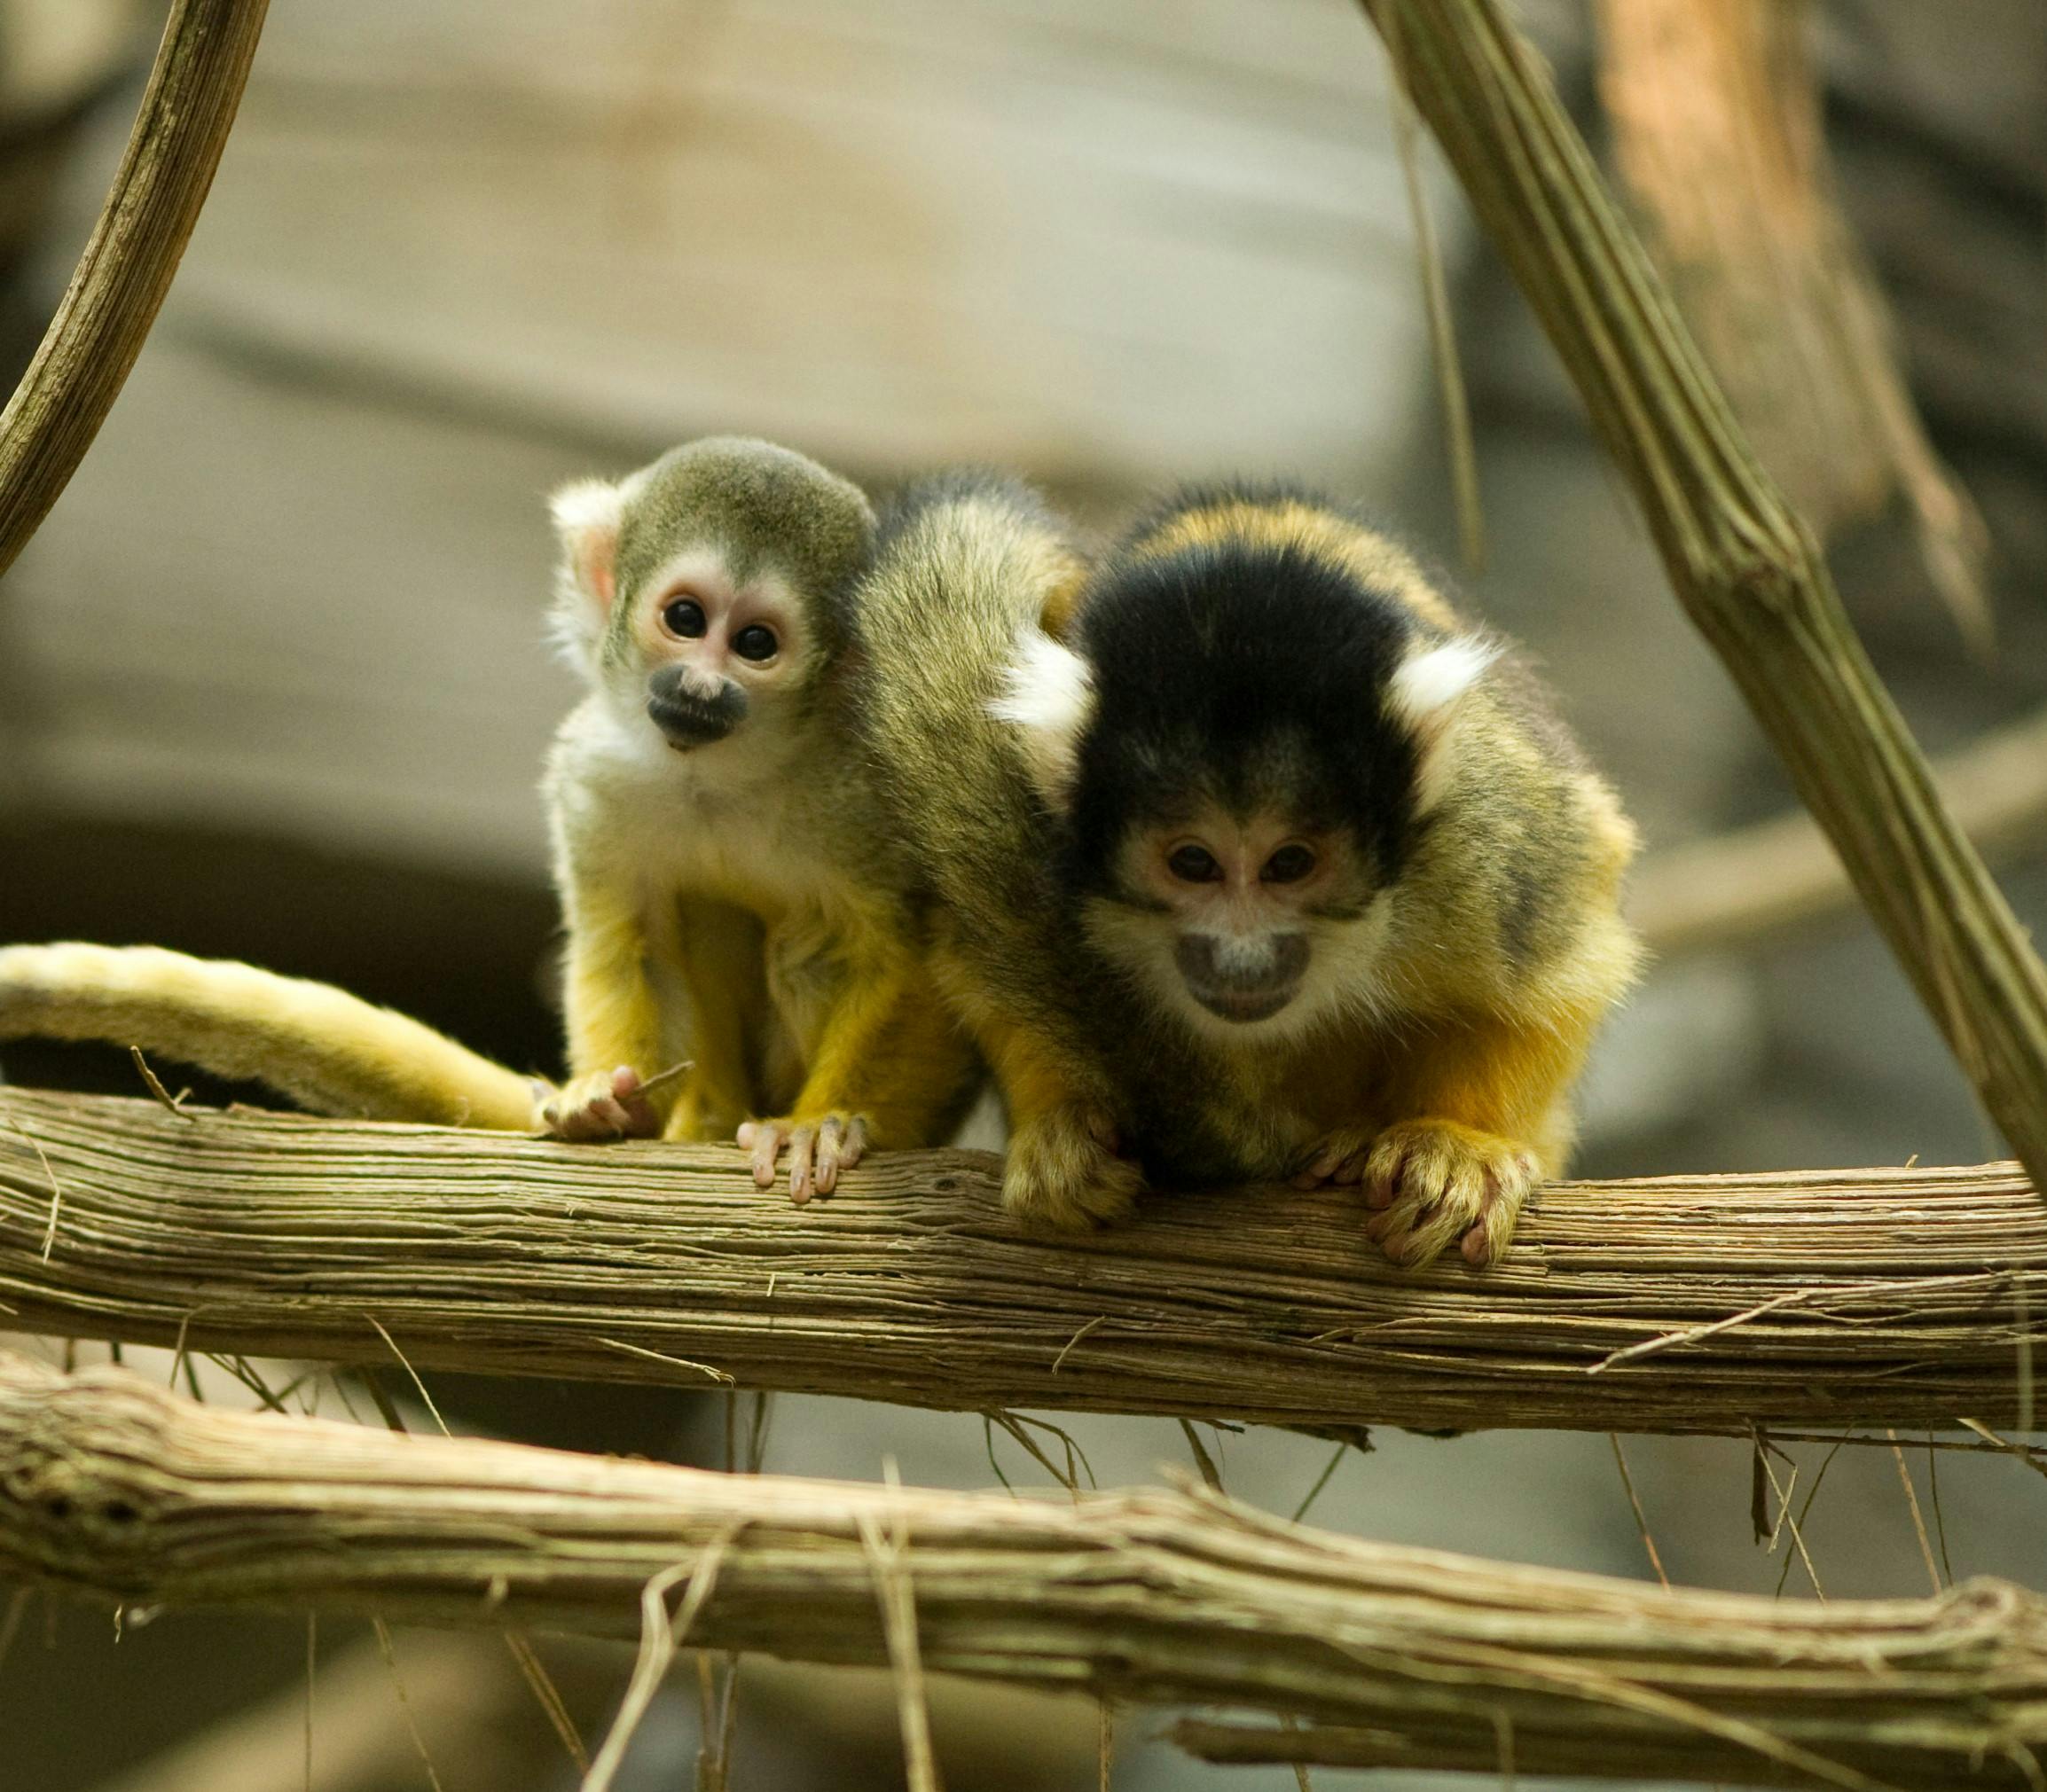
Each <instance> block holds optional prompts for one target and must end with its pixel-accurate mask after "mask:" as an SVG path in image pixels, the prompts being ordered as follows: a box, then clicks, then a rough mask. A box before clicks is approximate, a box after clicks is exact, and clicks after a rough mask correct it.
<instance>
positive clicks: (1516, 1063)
mask: <svg viewBox="0 0 2047 1792" xmlns="http://www.w3.org/2000/svg"><path fill="white" fill-rule="evenodd" d="M1603 1012H1604V1007H1603V1006H1602V1007H1601V1008H1598V1009H1581V1010H1558V1011H1554V1012H1551V1013H1546V1014H1544V1015H1543V1016H1542V1021H1544V1022H1546V1023H1547V1024H1531V1023H1530V1022H1529V1021H1506V1020H1502V1019H1498V1018H1496V1017H1494V1016H1491V1015H1483V1016H1476V1017H1472V1018H1470V1019H1463V1020H1457V1021H1438V1022H1436V1023H1435V1024H1434V1025H1432V1026H1431V1027H1430V1028H1428V1029H1425V1030H1422V1029H1417V1030H1416V1032H1415V1033H1414V1034H1412V1035H1411V1036H1409V1037H1407V1038H1405V1039H1404V1040H1403V1041H1402V1044H1401V1046H1400V1051H1399V1052H1398V1053H1397V1054H1395V1055H1394V1057H1393V1059H1392V1068H1391V1071H1390V1074H1389V1076H1388V1077H1387V1081H1386V1084H1385V1092H1384V1112H1383V1119H1384V1122H1385V1123H1388V1124H1392V1123H1397V1122H1400V1121H1406V1120H1447V1121H1451V1122H1454V1123H1456V1124H1458V1125H1461V1126H1466V1127H1470V1128H1471V1129H1472V1130H1474V1131H1479V1132H1488V1133H1493V1134H1494V1135H1496V1136H1498V1137H1500V1138H1502V1139H1512V1140H1514V1141H1515V1142H1517V1143H1518V1144H1521V1145H1525V1146H1528V1147H1529V1148H1530V1149H1532V1150H1533V1152H1534V1153H1535V1154H1536V1156H1537V1158H1538V1159H1539V1160H1540V1161H1541V1166H1542V1172H1543V1174H1544V1176H1545V1177H1554V1176H1558V1175H1561V1174H1562V1173H1563V1170H1564V1166H1565V1161H1566V1159H1568V1157H1569V1156H1570V1153H1571V1146H1572V1143H1573V1134H1574V1127H1573V1121H1572V1115H1571V1108H1570V1100H1569V1097H1570V1092H1571V1086H1572V1084H1573V1083H1575V1082H1576V1081H1577V1079H1578V1074H1579V1072H1580V1070H1581V1069H1583V1068H1584V1066H1585V1058H1586V1054H1587V1053H1588V1052H1589V1051H1590V1050H1591V1048H1592V1036H1593V1033H1594V1031H1595V1029H1596V1027H1597V1025H1598V1022H1599V1018H1600V1015H1601V1013H1603Z"/></svg>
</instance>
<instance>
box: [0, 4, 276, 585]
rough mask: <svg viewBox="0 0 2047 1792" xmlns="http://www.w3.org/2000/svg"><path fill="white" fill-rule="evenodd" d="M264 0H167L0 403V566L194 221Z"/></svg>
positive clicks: (124, 355)
mask: <svg viewBox="0 0 2047 1792" xmlns="http://www.w3.org/2000/svg"><path fill="white" fill-rule="evenodd" d="M268 5H269V0H176V4H175V5H174V6H173V7H172V8H171V13H170V20H169V23H168V24H167V25H166V26H165V27H164V30H163V42H162V44H161V47H160V48H159V49H158V51H157V54H156V67H155V68H154V69H153V71H152V72H151V74H150V77H149V86H148V88H147V90H145V92H144V94H143V97H142V109H141V110H140V112H138V113H137V115H136V120H135V129H134V131H133V133H132V134H131V135H130V137H129V140H128V153H127V154H126V155H125V156H124V157H123V158H122V163H121V168H120V171H119V172H118V173H117V174H116V175H115V176H114V185H113V188H112V189H111V191H109V192H108V193H107V196H106V206H105V207H104V208H103V209H102V210H101V212H100V215H99V223H98V227H97V228H96V229H95V230H94V231H93V233H92V240H91V241H90V243H88V244H87V245H86V248H85V253H84V254H82V256H80V257H79V262H78V268H77V271H76V272H75V273H74V274H73V275H72V277H71V287H70V290H69V291H68V292H67V293H65V295H64V302H63V303H62V304H61V305H60V306H59V308H58V311H57V316H56V317H55V318H54V319H53V320H52V321H51V325H50V328H49V331H48V333H46V334H45V335H44V336H43V346H42V347H41V348H38V349H37V350H36V353H35V360H34V362H32V363H31V364H30V365H29V368H28V371H27V373H25V374H24V375H23V376H22V378H21V384H20V386H19V387H17V388H16V390H15V393H14V396H13V397H12V399H11V400H10V401H9V402H8V405H7V409H6V411H4V412H0V574H4V573H5V572H6V570H7V568H8V567H11V566H12V565H13V563H14V558H15V556H16V555H17V554H19V553H20V552H21V550H22V548H23V547H24V546H26V545H27V541H28V538H29V537H30V536H33V535H34V534H35V530H36V528H37V527H38V526H39V525H40V524H41V523H42V521H43V518H44V517H45V516H46V515H48V514H49V512H50V507H51V505H53V504H55V503H56V502H57V498H58V495H59V493H60V492H62V491H63V489H64V488H65V486H66V485H67V484H68V483H69V482H70V479H71V475H72V474H73V473H75V471H76V470H77V467H78V463H79V462H80V461H81V460H82V459H83V458H85V450H87V449H88V448H90V447H91V445H92V438H93V437H94V436H96V435H97V434H99V426H100V425H101V424H102V423H104V422H105V421H106V413H107V412H108V411H110V410H112V409H113V407H114V399H115V398H116V397H117V396H119V395H120V392H121V388H122V385H123V384H124V383H125V382H126V381H127V379H128V374H129V369H130V368H131V367H133V366H134V365H135V357H136V356H137V355H139V354H140V353H141V352H142V344H143V340H144V339H145V337H146V336H147V335H148V334H149V328H150V325H152V324H153V323H154V322H155V321H156V313H157V309H158V307H160V306H161V304H162V303H163V295H164V294H165V293H167V292H169V289H170V281H171V276H172V275H173V274H175V273H176V271H177V263H178V258H179V257H180V256H181V255H182V254H184V245H185V239H187V238H188V237H190V236H191V235H192V225H193V224H194V223H196V222H197V221H198V218H199V210H200V206H201V205H203V204H204V203H205V201H206V195H207V189H208V187H210V186H211V185H212V184H213V174H214V169H215V168H216V166H217V165H218V163H219V161H220V153H221V151H222V149H223V148H224V146H225V145H226V143H227V134H228V127H229V126H230V125H231V124H232V123H233V122H234V114H235V109H236V107H237V106H239V105H240V104H241V93H242V87H243V85H244V83H245V82H247V80H248V70H249V61H250V59H251V58H252V57H254V56H255V46H256V38H257V35H259V34H260V33H261V31H262V30H263V13H264V12H265V11H266V10H267V7H268Z"/></svg>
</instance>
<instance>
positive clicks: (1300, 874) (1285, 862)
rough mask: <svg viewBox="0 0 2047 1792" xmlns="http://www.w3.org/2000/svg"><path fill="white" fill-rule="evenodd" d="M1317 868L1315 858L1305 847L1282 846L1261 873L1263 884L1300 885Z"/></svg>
mask: <svg viewBox="0 0 2047 1792" xmlns="http://www.w3.org/2000/svg"><path fill="white" fill-rule="evenodd" d="M1314 868H1315V856H1314V853H1313V852H1311V851H1310V850H1309V849H1307V848H1306V847H1305V846H1282V848H1280V849H1279V850H1278V851H1277V852H1275V853H1274V854H1273V856H1272V857H1270V858H1268V859H1267V860H1266V862H1265V866H1264V868H1263V869H1262V870H1261V871H1260V872H1259V881H1260V882H1261V883H1298V882H1299V881H1300V880H1302V879H1303V878H1304V877H1306V875H1307V874H1308V873H1310V872H1312V871H1313V870H1314Z"/></svg>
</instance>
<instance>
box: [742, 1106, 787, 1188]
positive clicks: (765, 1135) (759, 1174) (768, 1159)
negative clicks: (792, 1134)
mask: <svg viewBox="0 0 2047 1792" xmlns="http://www.w3.org/2000/svg"><path fill="white" fill-rule="evenodd" d="M746 1130H749V1129H745V1128H742V1129H741V1131H746ZM750 1130H751V1131H752V1133H753V1137H752V1139H749V1140H743V1141H742V1143H747V1144H750V1145H751V1146H753V1180H754V1186H755V1187H756V1188H772V1187H773V1186H774V1179H775V1162H776V1160H777V1159H778V1158H780V1156H781V1154H782V1146H783V1143H784V1142H785V1141H786V1140H787V1139H788V1128H787V1127H785V1126H783V1125H781V1124H780V1123H779V1122H777V1121H773V1120H763V1121H760V1122H758V1123H755V1124H754V1125H753V1126H752V1127H751V1129H750Z"/></svg>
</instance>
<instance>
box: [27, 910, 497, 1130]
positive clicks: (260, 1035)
mask: <svg viewBox="0 0 2047 1792" xmlns="http://www.w3.org/2000/svg"><path fill="white" fill-rule="evenodd" d="M31 1037H33V1038H46V1039H95V1040H104V1041H106V1043H108V1044H110V1045H139V1046H141V1047H142V1049H143V1050H144V1051H145V1052H151V1053H161V1054H162V1055H163V1056H164V1057H167V1058H175V1059H177V1060H181V1061H182V1062H184V1063H187V1064H194V1065H197V1066H198V1067H199V1068H200V1069H202V1070H207V1071H210V1072H212V1073H213V1074H214V1075H215V1076H231V1077H235V1078H238V1079H243V1080H247V1081H251V1082H256V1083H263V1084H267V1085H268V1086H269V1087H271V1088H272V1089H275V1090H278V1092H281V1093H283V1094H286V1095H288V1096H290V1097H291V1098H292V1099H294V1100H295V1101H297V1102H299V1103H301V1104H302V1106H304V1107H309V1108H310V1109H312V1111H313V1112H315V1113H316V1114H333V1115H344V1116H347V1117H349V1118H353V1119H362V1120H412V1121H420V1122H425V1123H429V1124H435V1125H442V1126H476V1127H482V1128H485V1129H487V1130H490V1131H506V1132H524V1131H529V1130H530V1128H531V1127H532V1124H533V1100H534V1084H533V1083H532V1082H531V1081H530V1080H529V1079H528V1078H527V1077H524V1076H520V1075H519V1074H518V1073H517V1072H516V1071H512V1070H507V1069H506V1068H504V1067H503V1066H502V1065H499V1064H493V1063H492V1062H491V1061H490V1060H489V1059H488V1058H482V1057H479V1056H478V1055H477V1054H476V1053H474V1052H471V1051H469V1050H468V1049H467V1047H465V1046H462V1045H457V1044H456V1043H455V1042H454V1041H453V1040H452V1039H450V1038H448V1037H445V1036H444V1035H443V1034H440V1033H436V1032H435V1031H434V1029H432V1028H431V1027H427V1026H425V1025H423V1024H421V1023H420V1021H414V1020H411V1019H408V1018H407V1017H406V1016H405V1015H404V1014H400V1013H395V1012H394V1011H393V1010H391V1009H389V1008H380V1007H377V1006H374V1005H373V1004H372V1003H369V1002H365V1001H364V1000H362V999H361V998H359V997H356V996H351V995H349V993H348V992H347V991H346V990H337V989H335V988H334V987H333V985H332V984H329V983H315V982H307V981H305V980H304V979H302V978H299V977H280V976H278V975H275V974H273V973H271V972H269V971H259V970H257V969H256V968H255V966H253V965H242V964H237V963H235V962H233V961H232V960H231V959H194V958H188V957H187V956H186V955H185V954H184V953H183V952H169V951H162V950H161V949H160V948H158V947H155V946H122V947H114V946H85V945H70V944H66V945H51V946H0V1039H19V1038H31Z"/></svg>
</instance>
